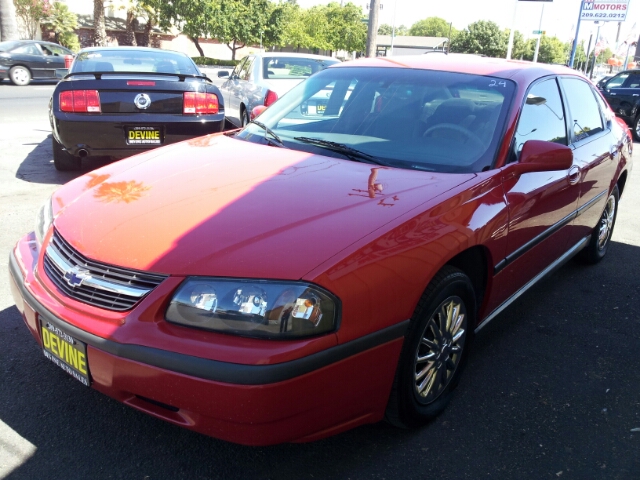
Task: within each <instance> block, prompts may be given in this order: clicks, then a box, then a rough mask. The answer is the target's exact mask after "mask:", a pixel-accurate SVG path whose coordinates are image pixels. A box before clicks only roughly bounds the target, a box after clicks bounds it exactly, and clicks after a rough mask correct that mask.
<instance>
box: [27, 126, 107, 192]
mask: <svg viewBox="0 0 640 480" xmlns="http://www.w3.org/2000/svg"><path fill="white" fill-rule="evenodd" d="M108 163H110V161H109V160H108V159H104V158H92V159H91V160H83V161H82V170H80V171H77V172H59V171H58V170H56V167H55V166H54V165H53V147H52V145H51V134H49V135H47V137H46V138H45V139H44V140H43V141H42V142H40V143H38V144H36V147H35V148H34V149H33V150H32V151H31V152H30V153H29V154H28V155H27V156H26V157H25V159H24V160H23V161H22V163H21V164H20V166H19V167H18V171H17V172H16V178H19V179H20V180H24V181H26V182H31V183H47V184H63V183H67V182H68V181H70V180H72V179H74V178H76V177H79V176H80V175H84V174H85V173H87V172H89V171H91V170H95V169H96V168H100V167H102V166H104V165H107V164H108Z"/></svg>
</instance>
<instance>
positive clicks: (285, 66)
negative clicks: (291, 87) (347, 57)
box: [262, 57, 338, 80]
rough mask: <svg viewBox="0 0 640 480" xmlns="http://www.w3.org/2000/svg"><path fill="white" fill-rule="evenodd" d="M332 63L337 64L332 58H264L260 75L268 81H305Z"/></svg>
mask: <svg viewBox="0 0 640 480" xmlns="http://www.w3.org/2000/svg"><path fill="white" fill-rule="evenodd" d="M334 63H338V60H334V59H332V58H327V59H318V58H304V57H264V58H263V59H262V72H263V74H262V75H263V77H264V78H267V79H270V80H276V79H292V78H295V79H305V78H307V77H309V76H311V75H313V74H314V73H316V72H319V71H320V70H324V69H325V68H327V67H328V66H329V65H333V64H334Z"/></svg>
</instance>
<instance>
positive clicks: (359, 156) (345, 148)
mask: <svg viewBox="0 0 640 480" xmlns="http://www.w3.org/2000/svg"><path fill="white" fill-rule="evenodd" d="M293 139H294V140H298V141H299V142H302V143H309V144H311V145H317V146H318V147H323V148H326V149H327V150H332V151H334V152H338V153H342V154H343V155H345V156H346V157H348V158H350V159H351V160H360V161H364V162H365V163H375V164H376V165H384V166H388V165H387V164H386V163H384V162H381V161H380V160H378V159H377V158H376V157H374V156H373V155H369V154H368V153H364V152H361V151H360V150H357V149H355V148H353V147H350V146H349V145H345V144H344V143H338V142H332V141H330V140H323V139H321V138H310V137H293Z"/></svg>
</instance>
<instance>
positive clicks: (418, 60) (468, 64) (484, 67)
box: [329, 54, 584, 81]
mask: <svg viewBox="0 0 640 480" xmlns="http://www.w3.org/2000/svg"><path fill="white" fill-rule="evenodd" d="M348 67H385V68H409V69H422V70H441V71H446V72H454V73H471V74H476V75H483V76H493V77H499V78H505V79H512V80H515V81H532V80H534V79H536V78H540V77H544V76H547V75H575V76H580V77H583V78H584V76H583V75H582V74H581V73H579V72H577V71H576V70H572V69H570V68H568V67H565V66H564V65H549V64H545V63H533V62H527V61H522V60H506V59H504V58H492V57H480V56H476V55H444V54H443V55H424V54H423V55H401V56H395V57H393V56H392V57H376V58H361V59H358V60H353V61H350V62H343V63H339V64H336V65H332V66H331V67H329V68H348Z"/></svg>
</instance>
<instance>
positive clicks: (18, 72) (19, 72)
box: [9, 65, 31, 87]
mask: <svg viewBox="0 0 640 480" xmlns="http://www.w3.org/2000/svg"><path fill="white" fill-rule="evenodd" d="M9 78H10V79H11V82H12V83H13V84H14V85H19V86H21V87H24V86H25V85H29V83H30V82H31V72H30V71H29V69H28V68H27V67H23V66H20V65H16V66H15V67H12V68H11V70H9Z"/></svg>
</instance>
